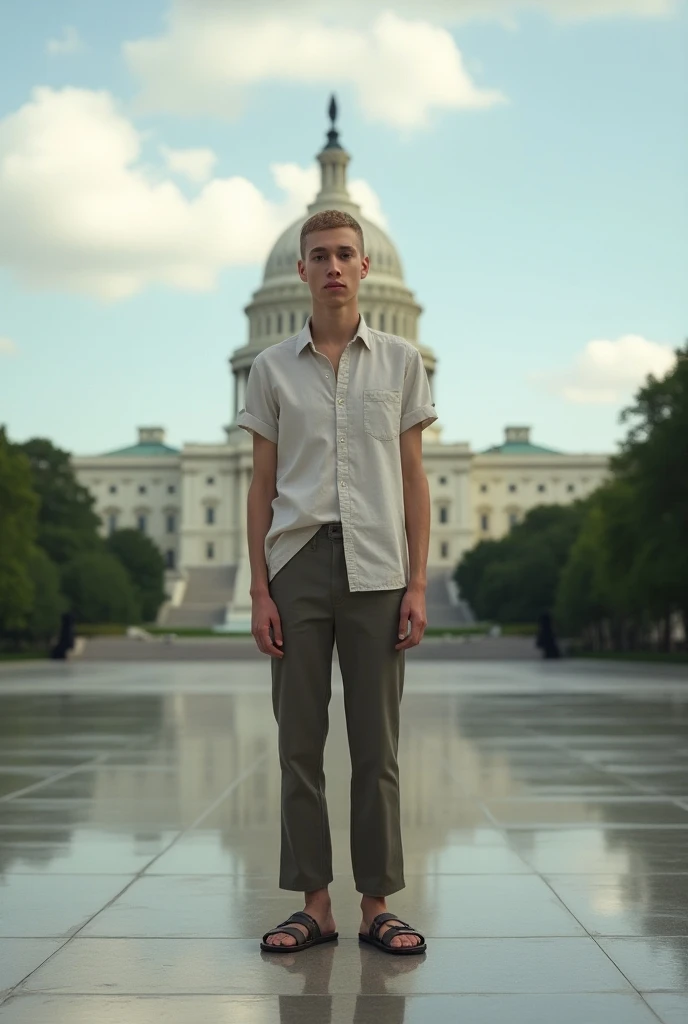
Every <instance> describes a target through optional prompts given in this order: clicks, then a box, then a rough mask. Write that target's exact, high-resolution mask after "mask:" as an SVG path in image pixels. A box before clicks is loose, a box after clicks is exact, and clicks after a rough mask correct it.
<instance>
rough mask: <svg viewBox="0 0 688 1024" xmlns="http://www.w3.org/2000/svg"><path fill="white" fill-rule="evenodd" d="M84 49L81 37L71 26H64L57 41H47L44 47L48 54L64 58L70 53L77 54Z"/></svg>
mask: <svg viewBox="0 0 688 1024" xmlns="http://www.w3.org/2000/svg"><path fill="white" fill-rule="evenodd" d="M83 47H84V44H83V40H82V39H81V36H80V35H79V33H78V32H77V30H76V29H75V28H74V26H73V25H65V27H64V28H63V29H62V35H61V36H59V37H58V38H57V39H49V40H48V42H47V43H46V45H45V48H46V50H47V51H48V53H53V54H58V55H60V56H65V55H67V54H70V53H78V52H79V50H82V49H83Z"/></svg>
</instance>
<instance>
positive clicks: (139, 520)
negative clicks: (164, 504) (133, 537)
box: [136, 512, 148, 533]
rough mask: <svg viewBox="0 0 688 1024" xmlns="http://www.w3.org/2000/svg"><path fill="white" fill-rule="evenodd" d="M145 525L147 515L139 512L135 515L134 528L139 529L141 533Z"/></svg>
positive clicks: (144, 530)
mask: <svg viewBox="0 0 688 1024" xmlns="http://www.w3.org/2000/svg"><path fill="white" fill-rule="evenodd" d="M147 525H148V522H147V516H145V515H144V514H143V513H142V512H141V513H139V515H137V517H136V528H137V530H140V531H141V533H145V532H146V527H147Z"/></svg>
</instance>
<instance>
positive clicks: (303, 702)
mask: <svg viewBox="0 0 688 1024" xmlns="http://www.w3.org/2000/svg"><path fill="white" fill-rule="evenodd" d="M328 549H329V545H328V543H327V538H326V537H325V538H323V536H322V533H318V534H316V535H315V537H314V538H313V539H312V540H311V541H309V543H308V544H306V545H305V547H303V548H302V549H301V550H300V551H299V552H297V554H296V555H294V557H293V558H291V559H290V561H289V562H287V564H286V565H285V566H284V567H283V568H282V569H281V570H280V571H279V572H278V573H277V575H276V576H275V577H274V578H273V580H272V581H271V583H270V595H271V597H272V599H273V601H274V602H275V604H276V605H277V610H278V611H279V613H280V619H281V622H282V635H283V636H282V638H283V642H284V645H283V650H284V657H283V658H272V659H271V668H272V701H273V709H274V713H275V718H276V720H277V724H278V745H279V758H280V766H281V770H282V801H281V803H282V822H281V853H280V878H279V885H280V888H282V889H296V890H301V891H309V890H314V889H322V888H324V887H325V886H327V885H329V883H330V882H331V881H332V845H331V840H330V826H329V820H328V816H327V803H326V799H325V776H324V772H323V753H324V748H325V740H326V738H327V732H328V727H329V715H328V707H329V702H330V695H331V688H332V687H331V680H332V651H333V647H334V623H333V615H332V600H331V586H330V578H331V556H330V551H329V550H328Z"/></svg>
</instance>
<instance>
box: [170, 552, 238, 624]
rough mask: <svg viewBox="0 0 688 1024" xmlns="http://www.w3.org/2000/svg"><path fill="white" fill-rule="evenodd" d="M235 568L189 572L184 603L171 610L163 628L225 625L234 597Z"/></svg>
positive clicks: (211, 568) (215, 567)
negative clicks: (229, 606)
mask: <svg viewBox="0 0 688 1024" xmlns="http://www.w3.org/2000/svg"><path fill="white" fill-rule="evenodd" d="M236 568H237V567H236V566H235V565H224V566H208V567H206V566H200V567H198V568H195V569H187V571H186V572H187V584H186V590H185V592H184V598H183V600H182V603H181V604H180V605H179V606H178V607H177V608H168V609H167V612H166V614H165V616H164V621H162V622H161V623H160V625H163V626H169V628H170V629H174V627H175V626H177V627H179V628H184V627H186V628H187V629H193V628H196V629H210V628H211V627H212V626H219V625H220V624H221V623H223V622H224V621H225V616H226V613H227V605H228V604H230V602H231V600H232V597H233V594H234V580H235V577H236Z"/></svg>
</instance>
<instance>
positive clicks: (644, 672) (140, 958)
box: [0, 659, 688, 1024]
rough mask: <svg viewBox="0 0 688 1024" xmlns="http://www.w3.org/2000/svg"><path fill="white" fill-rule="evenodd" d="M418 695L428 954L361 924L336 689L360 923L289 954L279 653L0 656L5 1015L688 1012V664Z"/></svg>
mask: <svg viewBox="0 0 688 1024" xmlns="http://www.w3.org/2000/svg"><path fill="white" fill-rule="evenodd" d="M336 677H337V670H336V667H335V679H336ZM403 711H404V715H403V731H402V738H401V776H402V798H403V820H404V836H405V859H406V873H407V886H406V888H405V889H404V890H403V891H402V892H400V893H398V894H396V895H395V896H394V897H392V898H390V901H389V902H390V906H391V907H392V908H393V909H394V911H395V913H398V914H400V915H401V916H402V917H404V918H406V919H408V918H411V919H412V920H413V922H414V923H415V924H417V925H418V927H419V928H420V929H421V930H422V931H423V932H424V933H425V935H426V937H427V940H428V953H427V954H426V955H425V956H422V957H413V958H393V957H390V956H385V955H383V954H381V953H379V952H378V951H377V950H375V949H372V948H359V945H358V942H357V941H356V933H357V929H358V926H359V921H360V912H359V911H358V900H359V897H358V896H357V894H356V893H355V892H354V891H353V886H352V883H351V878H350V861H349V840H348V819H349V806H348V788H349V759H348V751H347V747H346V738H345V729H344V718H343V706H342V699H341V694H340V692H339V691H338V690H337V689H336V688H335V693H334V696H333V702H332V725H331V732H330V738H329V741H328V748H327V756H326V771H327V779H328V802H329V808H330V822H331V826H332V834H333V847H334V854H335V881H334V883H333V886H332V893H333V900H334V910H335V916H336V919H337V926H338V930H339V933H340V939H339V942H338V943H337V944H336V946H335V945H332V946H325V947H321V948H318V949H315V950H310V951H307V952H306V953H304V954H300V955H295V954H288V955H283V956H279V957H278V956H276V955H269V954H262V953H261V952H260V950H259V948H258V939H259V937H260V935H261V934H262V933H263V932H264V931H265V930H266V929H267V928H269V927H271V926H273V925H274V924H275V923H276V922H277V921H280V920H282V919H283V918H284V917H286V916H287V915H288V914H289V913H291V912H292V911H293V910H294V909H297V905H298V900H297V899H295V895H296V894H293V893H286V892H283V891H281V890H279V889H278V888H277V884H276V874H277V859H278V834H279V774H278V766H277V756H276V751H275V726H274V722H273V719H272V712H271V705H270V699H269V666H268V664H267V661H266V662H264V663H260V662H259V663H256V662H255V661H254V662H250V663H249V662H246V663H241V662H236V663H233V664H232V665H231V666H230V665H225V664H221V663H220V664H203V665H195V664H194V663H182V664H174V663H172V664H170V663H166V664H160V665H151V664H145V665H137V664H132V663H124V664H117V665H112V664H110V665H101V664H98V665H97V664H86V663H83V664H76V665H67V666H54V665H44V666H36V667H35V668H34V667H30V666H18V667H11V666H8V665H5V666H3V667H2V668H0V1018H1V1019H2V1021H3V1024H5V1022H6V1024H48V1022H49V1024H67V1022H69V1024H93V1022H98V1024H101V1022H102V1024H125V1022H127V1024H129V1022H136V1024H153V1022H156V1024H157V1022H159V1024H162V1022H165V1024H181V1022H185V1024H186V1022H187V1021H189V1020H191V1019H194V1020H197V1021H199V1022H200V1024H210V1022H211V1021H213V1022H215V1021H218V1020H222V1021H225V1020H226V1021H231V1022H232V1024H234V1022H236V1024H273V1022H274V1024H297V1022H298V1024H343V1022H348V1024H373V1022H375V1024H378V1022H381V1024H420V1022H421V1021H422V1022H423V1024H425V1022H426V1021H427V1020H430V1019H432V1020H433V1024H445V1022H452V1024H453V1022H455V1021H461V1022H464V1024H492V1022H510V1024H521V1022H523V1024H551V1022H552V1021H554V1020H556V1021H557V1024H569V1022H571V1024H572V1022H576V1024H583V1022H585V1024H602V1022H605V1024H607V1022H609V1021H613V1022H619V1024H645V1022H647V1024H649V1022H655V1024H656V1022H657V1021H663V1022H664V1024H679V1022H681V1024H684V1022H685V1021H686V1020H688V678H687V677H686V673H685V672H681V671H679V670H676V671H670V670H668V669H661V670H658V669H655V668H654V667H648V668H643V669H639V668H638V667H637V666H635V667H632V668H624V667H622V666H618V665H617V666H614V667H610V666H608V665H604V666H595V665H593V664H585V665H579V664H562V665H556V666H552V667H550V666H545V665H544V664H539V663H533V664H528V663H523V664H513V665H509V664H508V663H502V664H500V665H496V664H490V663H475V664H472V663H468V662H461V663H460V664H457V663H448V662H441V663H438V662H432V663H430V662H423V661H422V660H419V659H416V660H415V661H413V662H409V665H408V667H407V687H406V692H405V696H404V704H403Z"/></svg>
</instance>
